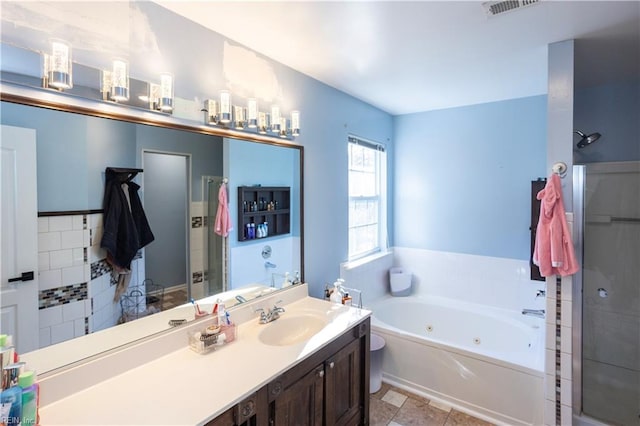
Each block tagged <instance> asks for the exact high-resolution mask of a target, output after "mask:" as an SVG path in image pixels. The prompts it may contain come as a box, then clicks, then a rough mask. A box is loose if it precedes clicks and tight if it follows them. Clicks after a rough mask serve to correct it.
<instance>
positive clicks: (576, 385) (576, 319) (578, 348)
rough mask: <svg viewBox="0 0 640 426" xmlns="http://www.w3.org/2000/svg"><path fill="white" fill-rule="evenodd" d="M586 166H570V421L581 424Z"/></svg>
mask: <svg viewBox="0 0 640 426" xmlns="http://www.w3.org/2000/svg"><path fill="white" fill-rule="evenodd" d="M586 177H587V166H583V165H579V166H577V165H574V166H573V240H574V242H575V248H576V250H575V253H576V260H577V261H578V264H579V265H581V267H580V269H579V270H578V272H576V273H575V274H574V275H573V285H572V288H573V289H572V298H571V300H572V301H573V303H572V314H571V346H572V354H571V365H572V390H571V400H572V404H571V405H572V406H573V419H574V421H576V424H581V421H580V419H581V418H582V284H583V283H582V278H583V272H582V270H583V267H584V204H585V199H584V190H585V184H586Z"/></svg>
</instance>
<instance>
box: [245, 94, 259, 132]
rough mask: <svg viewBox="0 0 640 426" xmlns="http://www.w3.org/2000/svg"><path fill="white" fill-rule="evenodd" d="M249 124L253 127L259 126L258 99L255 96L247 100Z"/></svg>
mask: <svg viewBox="0 0 640 426" xmlns="http://www.w3.org/2000/svg"><path fill="white" fill-rule="evenodd" d="M247 124H248V126H249V127H251V128H255V127H258V101H257V100H255V99H253V98H251V99H249V100H248V101H247Z"/></svg>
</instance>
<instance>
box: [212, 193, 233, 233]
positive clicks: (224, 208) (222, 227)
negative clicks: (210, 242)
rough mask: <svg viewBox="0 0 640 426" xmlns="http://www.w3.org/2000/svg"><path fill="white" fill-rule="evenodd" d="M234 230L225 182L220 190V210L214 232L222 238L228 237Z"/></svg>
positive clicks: (217, 213)
mask: <svg viewBox="0 0 640 426" xmlns="http://www.w3.org/2000/svg"><path fill="white" fill-rule="evenodd" d="M232 229H233V225H232V224H231V215H230V214H229V204H228V202H227V185H225V184H224V182H223V183H222V184H220V189H219V190H218V210H217V212H216V223H215V226H214V228H213V231H214V232H215V233H216V234H218V235H220V236H223V237H226V236H227V235H229V231H231V230H232Z"/></svg>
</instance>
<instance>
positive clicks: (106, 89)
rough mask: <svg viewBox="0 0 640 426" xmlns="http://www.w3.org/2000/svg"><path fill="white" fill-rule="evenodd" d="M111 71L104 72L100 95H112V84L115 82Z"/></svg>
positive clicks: (102, 72)
mask: <svg viewBox="0 0 640 426" xmlns="http://www.w3.org/2000/svg"><path fill="white" fill-rule="evenodd" d="M112 77H113V76H112V74H111V71H107V70H102V71H101V76H100V93H102V94H105V95H106V94H109V93H111V82H112V80H113V78H112Z"/></svg>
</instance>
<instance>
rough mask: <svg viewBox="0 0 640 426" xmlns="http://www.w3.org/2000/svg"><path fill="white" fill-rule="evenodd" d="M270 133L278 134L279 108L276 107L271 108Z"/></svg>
mask: <svg viewBox="0 0 640 426" xmlns="http://www.w3.org/2000/svg"><path fill="white" fill-rule="evenodd" d="M271 131H272V132H273V133H280V107H279V106H278V105H272V106H271Z"/></svg>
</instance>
